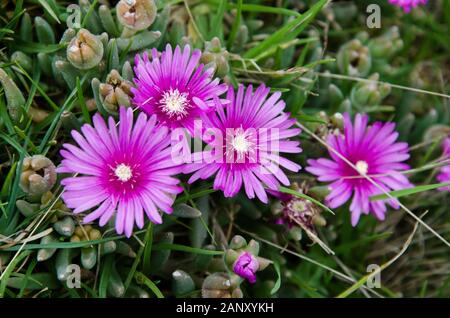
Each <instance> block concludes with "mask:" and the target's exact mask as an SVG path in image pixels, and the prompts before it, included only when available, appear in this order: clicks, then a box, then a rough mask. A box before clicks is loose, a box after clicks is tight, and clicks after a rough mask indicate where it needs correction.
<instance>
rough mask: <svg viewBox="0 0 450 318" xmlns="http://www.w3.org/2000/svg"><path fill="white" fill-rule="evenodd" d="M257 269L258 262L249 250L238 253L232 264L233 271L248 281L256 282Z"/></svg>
mask: <svg viewBox="0 0 450 318" xmlns="http://www.w3.org/2000/svg"><path fill="white" fill-rule="evenodd" d="M258 269H259V263H258V260H257V259H256V257H254V256H253V255H252V254H251V253H249V252H243V253H242V254H241V255H239V257H238V259H237V260H236V262H234V265H233V272H234V273H235V274H236V275H239V276H240V277H242V278H245V279H247V280H248V281H249V282H250V283H252V284H254V283H256V274H255V273H256V271H257V270H258Z"/></svg>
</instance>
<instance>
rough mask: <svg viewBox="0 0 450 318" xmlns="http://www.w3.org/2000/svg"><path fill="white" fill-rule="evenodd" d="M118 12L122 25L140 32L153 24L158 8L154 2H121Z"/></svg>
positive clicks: (135, 0) (137, 0)
mask: <svg viewBox="0 0 450 318" xmlns="http://www.w3.org/2000/svg"><path fill="white" fill-rule="evenodd" d="M116 11H117V18H118V20H119V22H120V24H122V25H123V26H125V27H127V28H128V29H131V30H134V31H140V30H144V29H147V28H148V27H149V26H151V25H152V24H153V22H154V21H155V18H156V11H157V8H156V5H155V2H154V1H153V0H121V1H119V3H117V6H116Z"/></svg>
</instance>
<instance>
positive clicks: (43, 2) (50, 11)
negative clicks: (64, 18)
mask: <svg viewBox="0 0 450 318" xmlns="http://www.w3.org/2000/svg"><path fill="white" fill-rule="evenodd" d="M38 2H39V3H40V5H41V6H43V7H44V9H45V11H47V12H48V14H50V15H51V17H52V18H53V19H55V21H56V22H58V23H59V24H61V21H59V19H58V15H57V14H56V13H55V11H53V9H52V7H51V6H50V5H49V4H48V2H47V1H46V0H38Z"/></svg>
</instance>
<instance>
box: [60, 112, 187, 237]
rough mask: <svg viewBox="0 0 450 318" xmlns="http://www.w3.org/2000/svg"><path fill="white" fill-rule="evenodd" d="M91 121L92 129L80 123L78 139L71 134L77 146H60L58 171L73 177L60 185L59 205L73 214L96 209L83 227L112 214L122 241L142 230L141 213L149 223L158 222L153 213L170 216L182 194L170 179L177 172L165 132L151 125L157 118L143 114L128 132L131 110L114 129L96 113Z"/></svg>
mask: <svg viewBox="0 0 450 318" xmlns="http://www.w3.org/2000/svg"><path fill="white" fill-rule="evenodd" d="M93 121H94V127H92V126H90V125H87V124H85V125H84V126H83V127H82V128H81V132H82V134H80V133H79V132H77V131H76V130H73V131H72V136H73V138H74V140H75V141H76V142H77V143H78V147H77V146H74V145H71V144H64V145H63V146H64V148H65V149H63V150H61V155H62V157H63V158H64V160H62V162H61V166H60V167H59V168H58V172H67V173H76V174H78V175H77V176H73V177H68V178H65V179H63V180H62V181H61V184H62V185H63V186H64V193H63V194H62V198H63V200H64V202H65V203H66V204H67V206H68V207H69V208H71V209H74V211H73V212H74V213H81V212H84V211H87V210H89V209H91V208H94V207H96V208H95V210H94V211H93V212H91V213H90V214H89V215H87V216H86V217H85V218H84V222H91V221H93V220H96V219H98V218H100V222H99V223H100V226H103V225H105V224H106V222H108V220H109V219H110V218H111V217H112V216H113V214H116V219H115V225H116V231H117V233H118V234H122V233H123V232H124V231H125V234H126V236H127V237H130V236H131V234H132V232H133V227H134V223H135V222H136V224H137V226H138V227H139V228H142V227H143V226H144V211H145V213H146V214H147V216H148V217H149V219H150V220H151V221H152V222H153V223H161V222H162V219H161V215H160V214H159V213H158V210H157V208H159V209H161V210H162V211H164V212H166V213H171V212H172V207H171V206H172V204H173V201H174V197H175V195H176V194H177V193H179V192H180V191H181V190H182V189H181V188H180V187H179V186H177V184H178V183H179V181H178V179H176V178H174V177H173V175H176V174H178V173H179V172H180V171H181V167H180V166H177V165H174V164H173V162H172V160H171V148H170V134H169V133H168V128H167V127H164V126H163V127H158V126H156V125H155V124H156V116H152V117H151V118H150V119H147V116H146V115H145V114H144V113H140V114H139V116H138V118H137V120H136V123H135V124H134V127H133V111H132V110H131V108H128V109H125V108H124V107H121V108H120V123H119V127H118V129H117V128H116V123H115V121H114V119H113V118H112V117H110V118H109V120H108V126H107V125H106V123H105V121H104V120H103V118H102V117H101V116H100V115H99V114H96V115H95V116H94V118H93ZM98 205H99V206H98ZM97 206H98V207H97ZM116 211H117V213H116Z"/></svg>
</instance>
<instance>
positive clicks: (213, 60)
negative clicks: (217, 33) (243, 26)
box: [200, 37, 230, 77]
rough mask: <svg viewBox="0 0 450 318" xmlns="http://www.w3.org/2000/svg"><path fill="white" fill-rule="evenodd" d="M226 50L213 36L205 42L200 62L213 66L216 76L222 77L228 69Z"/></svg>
mask: <svg viewBox="0 0 450 318" xmlns="http://www.w3.org/2000/svg"><path fill="white" fill-rule="evenodd" d="M228 56H229V54H228V51H227V50H226V49H225V48H222V47H221V46H220V40H219V38H217V37H214V38H213V39H212V40H211V41H207V42H206V43H205V51H204V52H203V54H202V57H201V59H200V62H201V63H203V64H206V65H208V64H209V65H211V66H212V67H214V71H215V73H216V75H217V76H219V77H223V76H225V75H227V74H228V72H229V71H230V66H229V64H228Z"/></svg>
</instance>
